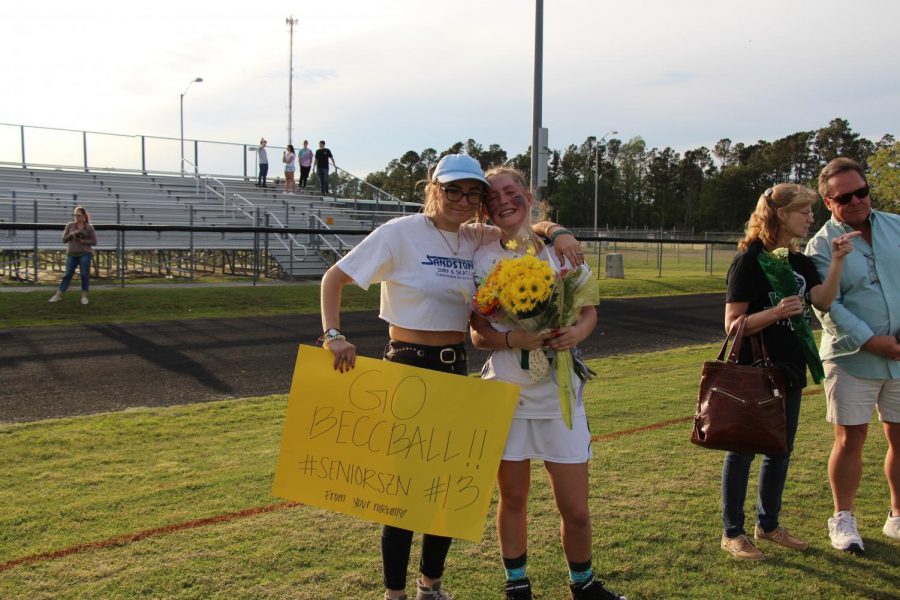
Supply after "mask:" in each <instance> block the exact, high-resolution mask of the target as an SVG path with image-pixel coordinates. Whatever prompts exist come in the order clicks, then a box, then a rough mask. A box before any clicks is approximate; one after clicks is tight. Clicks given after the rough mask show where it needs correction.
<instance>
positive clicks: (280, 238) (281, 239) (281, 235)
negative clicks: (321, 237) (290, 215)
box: [266, 211, 309, 261]
mask: <svg viewBox="0 0 900 600" xmlns="http://www.w3.org/2000/svg"><path fill="white" fill-rule="evenodd" d="M266 218H270V219H273V220H274V221H275V222H276V223H277V224H278V226H279V227H281V228H282V229H287V226H286V225H285V224H284V223H282V222H281V219H279V218H278V217H276V216H275V215H274V214H273V213H271V212H269V211H266ZM285 235H286V236H287V237H288V239H290V240H291V243H292V244H294V245H296V246H297V247H298V248H301V249H302V250H303V256H302V257H300V258H297V257H296V256H297V255H296V254H294V252H293V250H292V249H291V247H290V246H289V245H288V244H287V242H285V241H284V236H285ZM275 238H276V239H277V240H278V241H279V242H281V245H282V246H284V249H285V250H287V251H288V254H290V255H291V258H293V259H294V260H299V261H304V260H306V257H307V256H309V249H308V248H307V247H306V246H304V245H303V244H301V243H300V242H298V241H297V238H295V237H294V234H293V233H276V234H275Z"/></svg>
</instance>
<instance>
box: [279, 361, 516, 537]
mask: <svg viewBox="0 0 900 600" xmlns="http://www.w3.org/2000/svg"><path fill="white" fill-rule="evenodd" d="M333 360H334V359H333V356H332V354H331V352H329V351H328V350H324V349H321V348H313V347H311V346H300V352H299V354H298V355H297V364H296V367H295V369H294V379H293V382H292V383H291V395H290V400H289V402H288V410H287V418H286V420H285V424H284V434H283V435H282V439H281V454H280V455H279V457H278V465H277V467H276V469H275V483H274V485H273V488H272V492H273V494H274V495H276V496H279V497H282V498H287V499H288V500H294V501H297V502H303V503H305V504H311V505H314V506H318V507H321V508H325V509H328V510H333V511H336V512H340V513H344V514H348V515H353V516H356V517H360V518H363V519H367V520H370V521H375V522H377V523H384V524H387V525H394V526H396V527H402V528H404V529H411V530H413V531H420V532H424V533H431V534H435V535H444V536H449V537H455V538H462V539H467V540H473V541H478V540H480V539H481V536H482V531H483V530H484V520H485V518H486V516H487V511H488V507H489V505H490V500H491V493H492V491H493V487H494V481H495V479H496V476H497V467H498V466H499V464H500V456H501V455H502V453H503V448H504V446H505V445H506V435H507V433H508V432H509V424H510V421H511V420H512V416H513V412H514V410H515V404H516V399H517V398H518V395H519V388H518V387H517V386H514V385H510V384H507V383H501V382H496V381H482V380H480V379H475V378H473V377H460V376H459V375H451V374H448V373H439V372H436V371H430V370H427V369H420V368H417V367H410V366H406V365H401V364H398V363H390V362H387V361H382V360H374V359H371V358H364V357H357V359H356V368H355V369H353V370H352V371H350V372H347V373H340V372H339V371H335V370H334V368H333V366H332V364H333Z"/></svg>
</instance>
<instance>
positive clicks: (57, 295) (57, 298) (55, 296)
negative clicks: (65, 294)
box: [49, 291, 62, 302]
mask: <svg viewBox="0 0 900 600" xmlns="http://www.w3.org/2000/svg"><path fill="white" fill-rule="evenodd" d="M60 300H62V292H59V291H57V292H56V293H55V294H53V295H52V296H51V297H50V300H49V301H50V302H59V301H60Z"/></svg>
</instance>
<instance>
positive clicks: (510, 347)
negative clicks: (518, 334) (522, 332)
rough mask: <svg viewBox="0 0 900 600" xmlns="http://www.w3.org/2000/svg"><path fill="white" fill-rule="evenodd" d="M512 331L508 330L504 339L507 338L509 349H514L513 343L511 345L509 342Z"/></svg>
mask: <svg viewBox="0 0 900 600" xmlns="http://www.w3.org/2000/svg"><path fill="white" fill-rule="evenodd" d="M510 333H512V331H507V332H506V337H505V338H504V339H505V340H506V347H507V348H509V349H510V350H511V349H512V345H510V343H509V334H510Z"/></svg>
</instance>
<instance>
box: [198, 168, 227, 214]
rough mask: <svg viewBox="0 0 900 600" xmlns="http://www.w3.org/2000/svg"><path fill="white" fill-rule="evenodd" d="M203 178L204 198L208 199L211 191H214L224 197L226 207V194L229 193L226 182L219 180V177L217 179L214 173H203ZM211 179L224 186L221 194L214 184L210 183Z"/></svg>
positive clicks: (223, 203)
mask: <svg viewBox="0 0 900 600" xmlns="http://www.w3.org/2000/svg"><path fill="white" fill-rule="evenodd" d="M202 180H203V199H204V200H208V199H209V192H212V193H213V194H215V195H216V196H218V197H219V198H221V199H222V208H225V200H226V195H227V193H228V192H227V190H226V189H225V184H224V183H222V182H221V181H219V180H218V179H216V178H215V177H213V176H212V175H203V176H202ZM210 181H215V182H216V183H218V184H219V185H221V186H222V193H221V194H220V193H219V192H218V191H217V190H216V189H215V188H214V187H213V186H211V185H210V184H209V182H210Z"/></svg>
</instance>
